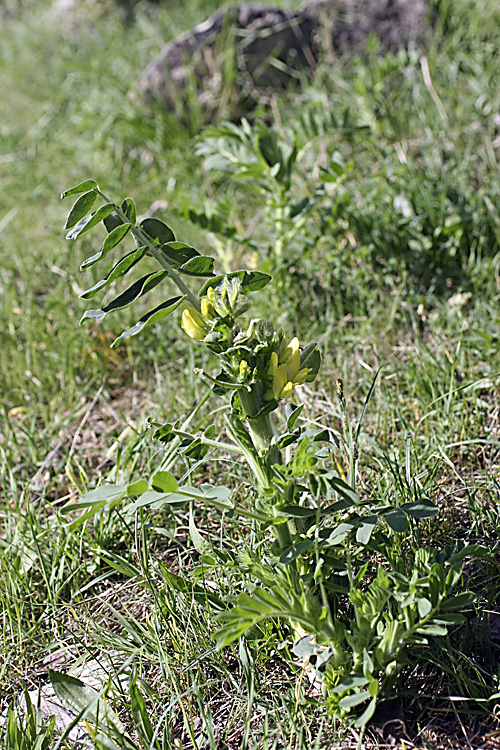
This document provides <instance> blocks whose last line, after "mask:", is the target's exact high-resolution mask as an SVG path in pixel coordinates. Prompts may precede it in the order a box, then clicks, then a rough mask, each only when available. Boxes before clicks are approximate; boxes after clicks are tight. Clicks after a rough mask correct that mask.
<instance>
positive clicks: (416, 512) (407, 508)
mask: <svg viewBox="0 0 500 750" xmlns="http://www.w3.org/2000/svg"><path fill="white" fill-rule="evenodd" d="M401 510H404V512H405V513H408V515H409V516H411V517H412V518H434V516H437V514H438V512H439V510H438V508H437V506H436V505H434V503H433V502H431V500H416V501H415V502H413V503H404V505H401Z"/></svg>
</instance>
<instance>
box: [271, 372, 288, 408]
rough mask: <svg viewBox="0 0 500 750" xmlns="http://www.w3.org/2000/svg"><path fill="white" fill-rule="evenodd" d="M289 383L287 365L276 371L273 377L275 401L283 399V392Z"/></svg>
mask: <svg viewBox="0 0 500 750" xmlns="http://www.w3.org/2000/svg"><path fill="white" fill-rule="evenodd" d="M286 383H287V377H286V365H280V366H279V367H277V368H276V370H275V371H274V377H273V393H274V398H275V399H277V400H278V399H280V398H281V392H282V390H283V388H284V387H285V385H286Z"/></svg>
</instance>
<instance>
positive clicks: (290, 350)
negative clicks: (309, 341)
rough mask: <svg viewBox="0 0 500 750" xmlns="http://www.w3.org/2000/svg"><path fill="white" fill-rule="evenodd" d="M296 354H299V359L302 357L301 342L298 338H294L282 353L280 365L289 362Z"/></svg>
mask: <svg viewBox="0 0 500 750" xmlns="http://www.w3.org/2000/svg"><path fill="white" fill-rule="evenodd" d="M296 352H298V353H299V357H300V348H299V340H298V338H297V336H294V337H293V339H292V340H291V341H290V343H289V344H288V346H287V347H285V349H284V350H283V351H282V352H281V355H280V363H282V362H288V360H289V359H290V357H292V356H293V355H294V354H295V353H296Z"/></svg>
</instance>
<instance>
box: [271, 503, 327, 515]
mask: <svg viewBox="0 0 500 750" xmlns="http://www.w3.org/2000/svg"><path fill="white" fill-rule="evenodd" d="M317 513H318V510H317V508H303V507H302V505H282V506H281V508H280V509H279V510H278V511H277V515H278V516H287V517H290V518H312V517H313V516H316V515H317Z"/></svg>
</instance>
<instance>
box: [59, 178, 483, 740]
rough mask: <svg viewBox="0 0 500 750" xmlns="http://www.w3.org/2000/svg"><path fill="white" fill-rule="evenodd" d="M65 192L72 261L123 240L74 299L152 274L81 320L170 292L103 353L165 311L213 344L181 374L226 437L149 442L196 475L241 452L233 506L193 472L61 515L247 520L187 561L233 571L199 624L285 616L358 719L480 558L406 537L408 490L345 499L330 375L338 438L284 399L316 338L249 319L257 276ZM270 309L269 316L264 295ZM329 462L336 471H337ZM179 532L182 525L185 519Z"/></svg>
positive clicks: (457, 547) (329, 695) (455, 605)
mask: <svg viewBox="0 0 500 750" xmlns="http://www.w3.org/2000/svg"><path fill="white" fill-rule="evenodd" d="M74 194H80V196H79V198H78V199H77V201H76V203H75V204H74V206H73V208H72V209H71V211H70V214H69V217H68V221H67V224H66V229H67V230H68V235H67V237H68V239H70V240H75V239H77V238H79V237H80V236H81V235H82V234H84V233H86V232H88V231H89V230H90V229H91V228H94V227H96V226H97V225H103V226H104V229H105V231H106V234H105V236H104V239H103V242H102V245H101V248H100V249H99V251H98V252H97V253H96V254H95V255H93V256H92V257H90V258H88V259H87V260H85V261H84V262H83V263H82V269H85V268H88V267H89V266H91V265H93V264H95V263H97V262H102V261H104V260H105V258H106V256H107V255H108V254H109V253H111V251H113V252H117V251H118V250H121V248H122V247H123V243H124V242H125V241H130V243H131V247H130V248H129V249H128V251H127V252H125V253H120V254H119V257H118V258H117V259H116V260H115V262H114V265H113V266H112V267H111V269H110V270H109V271H108V272H107V274H106V275H105V277H104V278H103V279H102V280H101V281H99V282H98V283H97V284H95V285H94V286H93V287H92V288H91V289H89V290H87V291H86V292H84V293H83V294H82V297H83V298H84V299H89V298H91V297H93V296H94V295H95V294H97V293H98V292H100V291H101V290H104V289H105V288H106V287H108V285H110V284H111V283H112V282H114V281H116V280H118V279H120V278H121V277H122V276H125V275H126V274H127V273H129V272H130V271H131V270H132V269H135V268H136V266H139V265H140V264H142V263H143V261H144V260H145V259H146V258H148V259H149V260H150V259H151V257H152V258H153V259H154V260H156V261H157V263H158V268H157V270H154V271H152V272H148V273H146V274H145V275H143V276H142V277H140V278H139V279H138V280H136V281H134V282H133V283H132V284H131V285H130V286H129V287H128V288H127V289H126V290H125V291H123V292H122V293H121V294H119V295H118V296H117V297H115V298H114V299H113V300H112V301H110V302H108V303H107V304H106V305H104V306H103V307H101V308H98V309H94V310H89V311H87V312H86V313H85V314H84V316H83V319H91V320H102V319H103V318H104V317H105V316H106V315H107V314H108V313H111V312H115V311H118V310H121V309H123V308H124V307H126V306H128V305H130V304H132V303H133V302H134V301H135V300H136V299H138V298H139V297H141V296H143V295H144V294H146V293H147V292H148V291H150V290H151V289H153V288H154V287H157V286H158V285H160V284H161V285H162V287H163V286H165V287H174V288H175V291H174V294H173V295H170V294H167V295H166V299H165V301H163V302H161V304H159V305H158V306H156V307H155V308H154V309H152V310H151V311H150V312H148V313H146V314H144V315H143V316H142V317H141V318H140V319H139V320H138V322H137V323H136V324H135V325H134V326H133V327H132V328H129V329H128V330H126V331H124V332H123V333H122V334H121V335H120V336H119V337H118V338H117V340H116V341H115V342H114V344H113V346H115V345H118V344H119V343H120V342H122V341H123V340H125V339H127V338H129V337H130V336H132V335H136V334H138V333H140V332H141V331H142V330H143V329H144V328H145V327H146V326H148V325H151V324H152V323H156V322H158V321H160V320H161V319H163V318H165V317H166V316H167V315H171V314H173V313H175V314H177V315H179V318H180V322H181V326H182V329H183V330H184V332H185V334H187V336H189V337H190V339H192V340H193V341H194V342H197V344H199V346H200V348H201V347H205V348H206V349H208V350H210V352H212V353H213V355H214V357H215V360H216V362H217V367H216V368H214V370H213V371H210V372H207V371H202V370H199V369H197V370H196V372H197V373H198V374H199V376H200V377H201V378H203V379H204V380H205V381H206V382H207V383H208V384H209V385H210V386H211V389H212V391H213V393H214V395H216V396H219V397H223V398H225V407H224V417H225V430H226V436H224V437H223V438H221V437H220V436H218V435H216V429H215V427H214V426H211V427H209V428H207V429H206V430H205V431H204V432H203V433H201V434H192V433H190V432H189V430H188V429H186V423H185V421H184V420H183V417H185V415H180V414H173V415H172V418H171V420H170V422H169V423H168V424H164V425H157V424H156V425H154V426H155V428H156V429H155V432H154V434H153V438H154V439H156V440H159V441H161V442H162V443H164V444H169V446H170V449H172V450H177V451H178V452H179V453H181V454H182V455H183V456H184V457H187V458H188V459H192V460H193V461H195V462H197V463H196V464H195V468H196V466H198V465H199V464H200V463H202V462H204V461H205V462H206V461H208V460H210V458H211V456H212V455H213V453H214V451H216V450H217V449H219V450H220V451H223V452H224V453H226V454H229V455H231V456H234V457H236V458H237V459H238V460H240V461H241V460H244V463H245V464H246V466H247V473H246V477H247V480H246V481H247V487H246V498H247V499H246V502H245V503H242V502H239V503H235V502H233V501H232V499H231V496H232V488H231V487H220V486H216V487H214V486H211V485H207V484H197V482H196V478H195V477H196V474H193V473H189V472H188V475H189V476H188V478H186V479H185V480H184V481H183V482H179V481H178V480H177V479H176V478H175V477H174V475H173V474H172V473H170V472H168V471H161V470H159V471H156V472H155V473H153V474H152V476H150V477H147V478H141V479H137V480H135V481H134V482H133V483H131V484H123V485H118V484H114V485H109V484H105V485H103V486H101V487H99V488H97V489H96V490H93V491H92V492H90V493H88V494H87V495H85V496H83V497H82V498H80V499H79V502H78V503H77V504H68V505H67V506H66V508H65V509H64V510H65V512H67V513H71V512H74V511H75V510H76V511H78V510H81V511H83V513H82V517H84V518H85V519H88V518H91V517H92V515H93V514H94V513H96V512H97V510H98V509H99V508H102V507H104V506H107V507H108V508H112V507H113V506H117V505H119V504H120V505H121V506H124V507H123V508H122V510H123V512H127V513H134V512H136V511H137V510H138V509H139V508H143V509H144V508H148V509H150V510H151V511H154V510H155V509H158V508H161V507H164V506H169V507H170V509H171V510H172V511H173V512H174V513H175V510H176V509H177V508H180V507H184V506H186V504H189V503H199V504H206V505H210V506H213V507H215V508H221V509H222V510H223V511H224V512H225V513H229V514H233V515H236V516H237V515H238V514H241V515H242V516H244V517H246V518H250V519H253V521H254V522H255V524H256V526H257V529H258V532H257V533H258V544H253V545H252V546H251V545H250V543H249V544H248V546H247V547H246V548H242V549H233V550H232V551H231V554H230V555H225V556H224V555H222V556H221V555H219V554H218V553H217V551H215V550H213V551H212V552H211V553H210V554H208V553H206V554H204V555H202V562H203V563H204V567H205V570H206V571H209V570H210V567H211V566H212V567H219V568H220V567H221V566H223V565H224V564H226V563H227V562H228V561H230V562H231V564H232V565H233V566H234V561H235V560H236V561H237V563H238V566H239V571H240V573H241V572H242V573H243V575H242V579H241V581H242V582H241V588H240V593H239V594H238V595H237V596H236V597H235V599H234V600H233V601H230V602H223V601H222V600H221V599H217V598H213V601H211V602H209V601H207V606H213V607H214V609H215V616H216V620H218V621H219V623H220V627H219V630H218V631H217V633H214V638H216V639H217V644H218V647H219V648H224V647H225V646H227V645H228V644H229V643H231V642H232V641H234V640H236V639H238V638H241V637H244V635H245V633H247V631H249V630H250V629H251V631H252V638H253V639H254V640H256V639H257V640H258V637H259V632H261V631H260V623H261V622H262V621H263V620H270V621H271V622H272V621H273V620H274V619H275V618H279V619H281V620H283V621H287V622H288V623H289V637H290V639H291V641H292V642H293V644H294V645H293V650H294V652H295V654H296V656H297V657H298V658H300V659H303V660H304V662H303V663H304V665H305V664H307V665H308V669H309V668H311V667H312V669H313V670H314V675H315V680H316V683H317V685H318V689H319V687H321V690H322V693H323V695H324V699H325V700H326V702H327V705H328V707H329V709H330V711H331V714H332V715H333V716H335V717H338V718H341V719H343V720H345V721H346V722H354V723H355V724H356V725H357V726H359V727H362V726H364V725H365V724H366V723H367V722H368V721H369V719H370V718H371V716H372V715H373V712H374V710H375V707H376V705H377V702H378V701H379V700H380V699H387V698H390V697H391V695H393V691H394V689H395V686H396V684H397V680H398V676H399V675H400V673H401V670H402V668H403V667H404V666H405V664H407V663H408V662H411V659H412V647H414V646H416V645H418V646H421V645H422V644H426V643H427V642H428V641H429V639H432V638H435V637H439V636H444V635H446V634H447V631H448V629H449V628H450V627H454V626H456V625H459V624H460V623H463V622H464V615H463V614H462V611H463V610H464V609H465V608H467V607H468V606H469V605H470V604H471V602H472V601H473V599H474V595H473V594H472V593H469V592H468V591H466V590H465V589H464V586H465V583H464V579H463V576H462V564H463V561H464V558H465V557H467V556H468V557H470V556H474V555H479V554H481V551H480V550H479V549H478V548H476V547H471V546H464V545H461V544H459V543H457V544H453V545H451V546H449V547H446V548H444V549H439V548H434V547H431V546H426V545H423V544H422V543H421V536H420V534H419V527H420V526H421V524H422V522H423V521H425V520H426V519H430V518H432V517H434V516H435V515H436V514H437V512H438V509H437V507H436V506H435V505H434V504H433V503H432V502H431V500H429V499H428V498H427V497H426V496H425V494H424V492H423V491H422V490H420V489H419V488H418V486H417V485H415V491H414V494H413V497H412V499H408V501H407V502H401V501H398V499H397V498H395V500H394V504H387V503H386V504H382V502H380V501H377V499H376V498H375V499H374V498H370V499H367V498H364V497H363V496H362V495H361V494H359V493H358V492H357V490H356V473H357V464H358V462H359V460H360V459H359V434H360V430H359V425H358V427H356V429H355V428H354V426H353V424H352V422H351V421H350V418H349V412H348V409H347V405H346V399H345V395H344V388H343V385H342V383H341V382H340V381H339V382H338V383H337V384H336V388H337V394H338V398H339V403H340V409H341V412H342V414H343V420H342V424H343V432H342V434H339V433H337V432H335V431H334V430H333V429H331V428H330V427H329V426H318V425H314V426H309V425H308V423H307V419H306V418H305V417H304V415H303V408H304V407H303V404H300V405H297V404H295V403H294V402H293V398H294V393H295V390H296V389H297V388H299V387H300V386H301V385H302V384H304V383H306V382H307V383H311V382H312V381H314V379H315V377H316V376H317V374H318V371H319V369H320V364H321V357H320V353H319V350H318V348H317V346H316V345H315V344H314V343H310V344H308V345H306V346H301V345H300V343H299V341H298V339H297V338H296V337H293V336H292V335H291V334H285V333H284V332H283V331H282V330H281V328H277V327H276V326H275V325H274V324H273V322H272V321H267V320H262V319H260V318H258V317H251V315H250V307H251V303H250V294H258V293H259V292H260V291H261V290H262V289H263V288H264V287H266V286H267V284H268V283H270V282H271V277H270V276H269V275H267V274H264V273H262V272H259V271H258V270H238V271H235V272H232V273H227V274H224V275H216V273H215V271H214V262H215V261H214V259H213V258H210V257H206V256H203V255H200V253H198V252H197V251H196V250H195V249H194V248H193V247H191V246H189V245H187V244H185V243H183V242H180V241H178V240H177V239H176V238H175V236H174V234H173V232H172V231H171V229H170V228H169V227H168V226H166V225H165V224H164V223H163V222H161V221H159V220H158V219H156V218H146V219H144V220H143V221H141V222H140V224H137V223H136V209H135V206H134V203H133V201H132V200H131V199H130V198H127V199H125V200H124V201H123V202H122V203H114V202H113V201H111V200H110V199H108V198H107V197H106V196H105V195H104V194H103V193H102V192H101V190H100V189H99V187H98V186H97V184H96V183H95V182H94V181H92V180H86V181H85V182H83V183H82V184H81V185H78V186H77V187H75V188H72V189H70V190H68V191H66V193H64V195H63V197H65V196H69V195H74ZM98 201H99V202H100V205H99V207H98V208H97V210H94V211H93V213H91V211H92V210H93V209H94V206H95V204H96V202H98ZM193 289H195V290H196V291H193ZM276 306H277V310H276V312H277V313H279V299H277V300H276ZM169 335H172V329H169ZM369 397H370V394H368V396H367V403H368V401H369ZM283 402H286V403H285V404H284V408H282V406H283ZM342 466H347V467H348V468H347V470H346V472H345V473H344V471H343V469H342ZM204 471H205V473H206V470H205V469H204ZM192 530H193V533H197V532H196V529H195V527H194V524H193V529H192ZM228 575H230V571H229V569H228ZM172 580H174V577H173V578H172ZM266 632H267V633H268V632H269V628H267V630H266Z"/></svg>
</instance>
